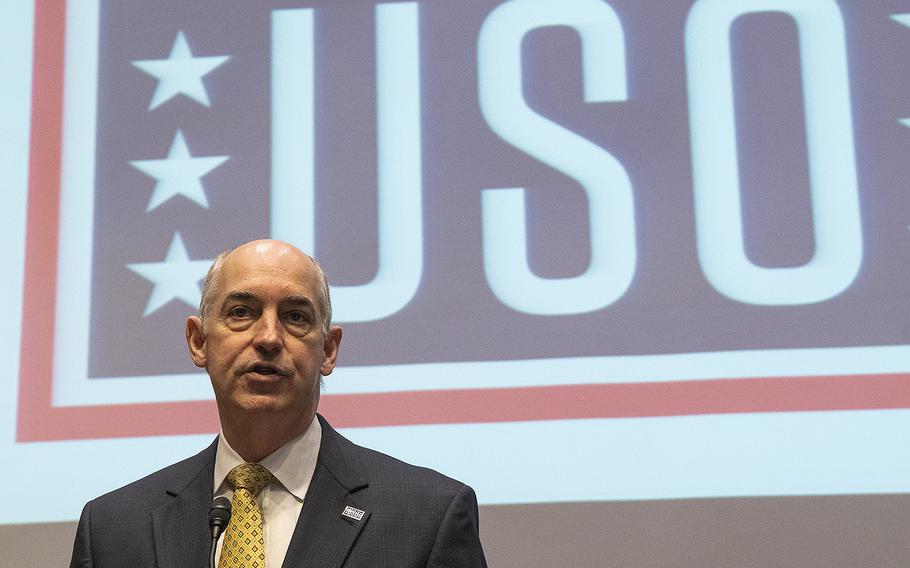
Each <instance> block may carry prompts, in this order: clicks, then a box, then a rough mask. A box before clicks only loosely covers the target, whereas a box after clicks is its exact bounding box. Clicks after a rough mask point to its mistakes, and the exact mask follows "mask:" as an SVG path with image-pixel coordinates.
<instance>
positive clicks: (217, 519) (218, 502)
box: [209, 495, 231, 568]
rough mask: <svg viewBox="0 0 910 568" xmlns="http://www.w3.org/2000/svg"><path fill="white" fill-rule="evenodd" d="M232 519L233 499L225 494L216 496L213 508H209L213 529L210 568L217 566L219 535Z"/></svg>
mask: <svg viewBox="0 0 910 568" xmlns="http://www.w3.org/2000/svg"><path fill="white" fill-rule="evenodd" d="M230 521H231V500H230V499H228V498H227V497H225V496H224V495H221V496H219V497H215V500H214V501H212V508H211V509H209V528H210V529H212V553H211V554H210V555H209V568H215V550H216V549H217V546H216V545H217V544H218V537H220V536H221V533H223V532H224V529H225V528H226V527H227V526H228V523H229V522H230Z"/></svg>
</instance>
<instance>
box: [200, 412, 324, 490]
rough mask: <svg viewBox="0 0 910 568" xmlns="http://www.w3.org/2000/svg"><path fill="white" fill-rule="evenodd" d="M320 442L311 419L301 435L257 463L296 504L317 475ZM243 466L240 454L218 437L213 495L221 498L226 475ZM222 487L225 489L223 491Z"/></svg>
mask: <svg viewBox="0 0 910 568" xmlns="http://www.w3.org/2000/svg"><path fill="white" fill-rule="evenodd" d="M321 441H322V425H320V424H319V420H318V419H317V418H316V417H315V416H314V417H313V421H312V422H311V423H310V425H309V426H308V427H307V429H306V430H304V431H303V433H301V434H299V435H298V436H296V437H294V438H293V439H291V440H290V441H288V442H287V443H286V444H284V445H283V446H281V447H280V448H278V449H277V450H275V451H274V452H272V453H271V454H269V455H267V456H266V457H265V458H263V459H262V461H260V462H259V463H260V464H262V466H263V467H265V468H266V469H268V470H269V471H270V472H272V475H274V476H275V479H277V480H278V482H279V483H281V485H283V486H284V488H285V489H287V491H288V493H290V494H291V495H293V496H294V497H295V498H296V499H297V500H298V501H303V498H304V497H305V496H306V490H307V488H308V487H309V486H310V481H311V480H312V478H313V472H315V471H316V458H317V457H318V456H319V445H320V443H321ZM242 463H244V460H243V458H242V457H240V454H238V453H237V452H236V451H234V448H232V447H231V445H230V444H229V443H228V441H227V439H225V437H224V432H222V433H220V434H218V450H217V451H216V453H215V478H214V485H213V487H214V488H215V493H214V495H223V494H224V493H225V492H226V491H225V490H230V489H231V487H230V484H229V483H227V475H228V473H230V471H231V470H232V469H234V468H235V467H237V466H238V465H240V464H242ZM222 486H224V487H222Z"/></svg>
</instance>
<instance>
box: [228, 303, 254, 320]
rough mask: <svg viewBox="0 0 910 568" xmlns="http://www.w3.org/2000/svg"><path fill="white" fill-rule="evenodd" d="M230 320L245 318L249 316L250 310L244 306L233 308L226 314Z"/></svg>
mask: <svg viewBox="0 0 910 568" xmlns="http://www.w3.org/2000/svg"><path fill="white" fill-rule="evenodd" d="M228 315H230V316H231V317H232V318H245V317H247V316H249V315H250V309H249V308H246V307H244V306H234V307H233V308H231V311H229V312H228Z"/></svg>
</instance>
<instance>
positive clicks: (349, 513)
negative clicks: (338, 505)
mask: <svg viewBox="0 0 910 568" xmlns="http://www.w3.org/2000/svg"><path fill="white" fill-rule="evenodd" d="M364 513H365V511H361V510H360V509H355V508H354V507H351V506H350V505H348V506H347V507H345V508H344V511H342V512H341V516H342V517H347V518H349V519H353V520H355V521H359V520H360V519H362V518H363V515H364Z"/></svg>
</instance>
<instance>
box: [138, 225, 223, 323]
mask: <svg viewBox="0 0 910 568" xmlns="http://www.w3.org/2000/svg"><path fill="white" fill-rule="evenodd" d="M211 263H212V261H211V260H190V259H189V257H188V256H187V254H186V247H185V246H183V239H181V238H180V233H174V238H173V240H171V246H170V248H168V250H167V256H166V257H165V259H164V261H163V262H140V263H135V264H128V265H127V267H128V268H129V269H130V270H132V271H133V272H135V273H136V274H138V275H139V276H142V277H143V278H145V279H146V280H148V281H149V282H151V283H152V284H154V285H155V287H154V288H152V295H151V296H149V302H148V304H147V305H146V306H145V313H144V314H142V315H143V317H147V316H148V315H149V314H151V313H153V312H154V311H156V310H157V309H158V308H160V307H161V306H163V305H165V304H167V303H168V302H170V301H171V300H173V299H175V298H176V299H179V300H183V301H184V302H186V303H187V304H189V305H190V306H193V307H197V306H198V305H199V299H200V297H201V296H202V292H201V291H200V290H199V281H200V280H202V279H203V278H205V275H206V273H207V272H208V269H209V265H210V264H211Z"/></svg>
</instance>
